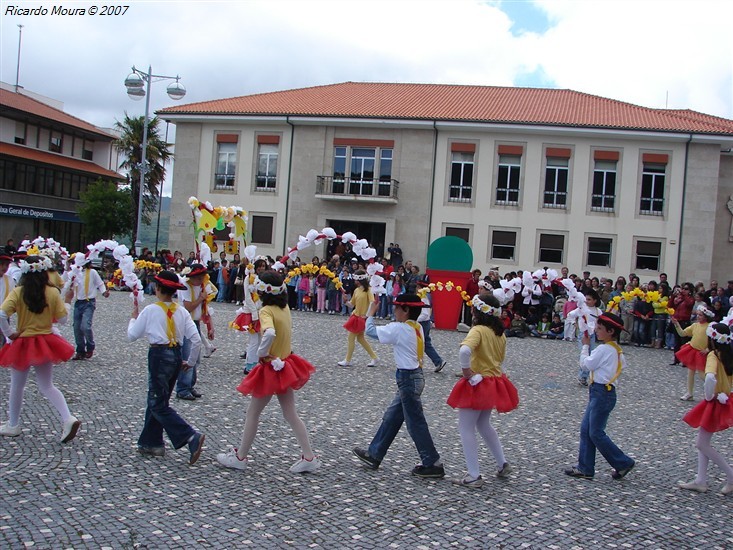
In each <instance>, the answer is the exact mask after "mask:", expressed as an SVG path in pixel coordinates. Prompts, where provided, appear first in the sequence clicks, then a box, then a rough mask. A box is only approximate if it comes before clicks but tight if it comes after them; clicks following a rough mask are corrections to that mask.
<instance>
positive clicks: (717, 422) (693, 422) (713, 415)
mask: <svg viewBox="0 0 733 550" xmlns="http://www.w3.org/2000/svg"><path fill="white" fill-rule="evenodd" d="M682 420H684V421H685V422H687V423H688V424H689V425H690V426H692V427H693V428H702V429H704V430H705V431H708V432H711V433H713V432H722V431H723V430H727V429H728V428H730V427H731V426H733V394H731V395H729V396H728V402H727V403H726V404H725V405H723V404H722V403H721V402H720V401H718V400H717V399H713V400H712V401H705V400H704V399H703V400H702V401H700V402H699V403H698V404H697V405H695V406H694V407H693V408H692V409H690V411H689V412H688V413H687V414H686V415H685V416H684V417H683V418H682Z"/></svg>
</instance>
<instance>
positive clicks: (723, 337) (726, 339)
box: [705, 324, 731, 345]
mask: <svg viewBox="0 0 733 550" xmlns="http://www.w3.org/2000/svg"><path fill="white" fill-rule="evenodd" d="M705 334H707V335H708V336H709V337H710V338H712V339H713V340H715V341H716V342H717V343H718V344H723V345H725V344H730V343H731V335H730V334H723V333H722V332H718V331H717V330H715V326H714V325H713V324H709V325H708V328H707V329H705Z"/></svg>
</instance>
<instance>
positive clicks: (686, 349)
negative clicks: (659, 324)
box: [672, 305, 715, 401]
mask: <svg viewBox="0 0 733 550" xmlns="http://www.w3.org/2000/svg"><path fill="white" fill-rule="evenodd" d="M695 315H696V316H697V322H696V323H692V324H691V325H690V326H689V327H687V328H685V329H683V328H682V327H681V326H680V324H679V322H678V321H677V319H672V323H673V324H674V328H675V330H676V331H677V334H679V335H680V336H682V337H688V338H692V339H691V340H690V341H689V342H688V343H687V344H685V345H684V346H682V347H681V348H680V350H679V351H678V352H676V353H675V354H674V356H675V359H677V361H679V362H681V363H682V365H683V366H685V367H687V369H688V370H687V392H685V394H684V395H683V396H682V397H680V399H682V401H692V400H693V399H694V397H693V395H692V394H693V392H694V389H695V373H699V374H702V373H703V371H705V364H706V360H707V354H708V349H707V345H708V337H707V335H706V334H705V331H706V330H707V328H708V324H709V323H710V321H712V320H713V318H714V317H715V314H714V313H713V312H712V311H710V310H709V309H708V308H707V307H706V306H705V305H699V306H697V308H696V309H695Z"/></svg>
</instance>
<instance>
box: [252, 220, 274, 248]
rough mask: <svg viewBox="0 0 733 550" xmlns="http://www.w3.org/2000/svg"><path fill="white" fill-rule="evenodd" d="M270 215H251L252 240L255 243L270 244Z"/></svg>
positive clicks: (271, 222)
mask: <svg viewBox="0 0 733 550" xmlns="http://www.w3.org/2000/svg"><path fill="white" fill-rule="evenodd" d="M273 222H274V218H273V217H272V216H252V227H251V234H252V242H253V243H257V244H272V228H273Z"/></svg>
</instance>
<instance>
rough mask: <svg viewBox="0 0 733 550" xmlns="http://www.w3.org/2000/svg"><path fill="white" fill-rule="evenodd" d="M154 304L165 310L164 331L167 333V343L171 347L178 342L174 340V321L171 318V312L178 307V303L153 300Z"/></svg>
mask: <svg viewBox="0 0 733 550" xmlns="http://www.w3.org/2000/svg"><path fill="white" fill-rule="evenodd" d="M155 305H156V306H160V307H161V309H162V310H163V311H165V316H166V327H165V332H166V334H167V335H168V345H169V346H170V347H173V346H175V345H177V344H178V342H177V341H176V322H175V321H174V320H173V314H174V313H175V312H176V310H177V309H178V304H176V303H174V302H155Z"/></svg>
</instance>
